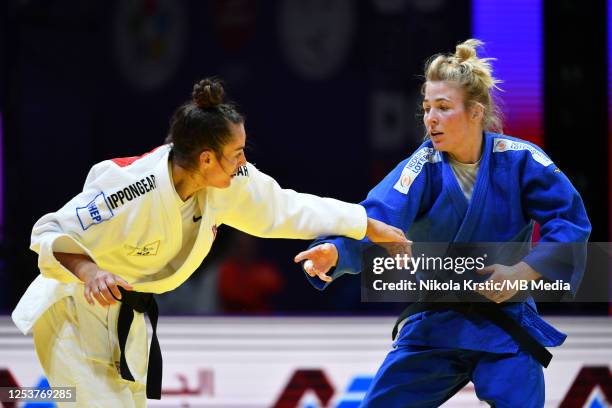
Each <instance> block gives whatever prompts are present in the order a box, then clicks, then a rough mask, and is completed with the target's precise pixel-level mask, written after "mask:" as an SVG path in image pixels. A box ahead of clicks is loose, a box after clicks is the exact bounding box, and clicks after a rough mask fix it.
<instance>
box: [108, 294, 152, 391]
mask: <svg viewBox="0 0 612 408" xmlns="http://www.w3.org/2000/svg"><path fill="white" fill-rule="evenodd" d="M119 290H120V291H121V308H120V309H119V318H118V320H117V336H118V337H119V348H120V349H121V358H120V360H119V370H120V372H121V377H122V378H123V379H124V380H128V381H134V376H133V375H132V373H131V372H130V368H129V367H128V364H127V361H126V359H125V345H126V343H127V338H128V334H129V333H130V326H131V325H132V321H133V320H134V311H136V312H139V313H146V314H147V316H149V321H150V322H151V327H152V328H153V336H152V338H151V349H150V350H149V364H148V368H147V398H149V399H161V385H162V355H161V349H160V348H159V341H158V340H157V318H158V317H159V310H158V309H157V303H156V302H155V298H154V297H153V294H151V293H140V292H132V291H127V290H124V289H123V288H121V287H120V288H119Z"/></svg>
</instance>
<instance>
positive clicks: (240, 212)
mask: <svg viewBox="0 0 612 408" xmlns="http://www.w3.org/2000/svg"><path fill="white" fill-rule="evenodd" d="M215 195H216V200H215V201H216V206H218V208H219V211H220V212H221V211H222V216H221V220H220V221H221V222H222V223H223V224H227V225H230V226H232V227H234V228H236V229H239V230H241V231H244V232H246V233H248V234H251V235H255V236H258V237H264V238H292V239H312V238H315V237H317V236H320V235H343V236H346V237H349V238H354V239H362V238H363V237H364V236H365V233H366V228H367V216H366V213H365V209H364V208H363V207H362V206H360V205H357V204H349V203H345V202H343V201H339V200H335V199H333V198H321V197H318V196H315V195H311V194H303V193H298V192H296V191H294V190H289V189H282V188H281V187H280V186H279V185H278V183H277V182H276V181H275V180H274V179H273V178H271V177H270V176H268V175H266V174H264V173H262V172H260V171H259V170H257V169H256V168H255V167H254V166H253V165H252V164H250V163H247V165H246V166H243V167H242V168H241V169H240V170H239V171H238V175H237V176H236V177H235V178H234V180H232V185H231V186H230V187H229V188H227V189H218V190H215Z"/></svg>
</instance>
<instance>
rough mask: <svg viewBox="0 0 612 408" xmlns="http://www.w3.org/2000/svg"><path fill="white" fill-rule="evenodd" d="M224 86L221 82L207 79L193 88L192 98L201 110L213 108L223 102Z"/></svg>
mask: <svg viewBox="0 0 612 408" xmlns="http://www.w3.org/2000/svg"><path fill="white" fill-rule="evenodd" d="M224 93H225V92H224V90H223V84H222V83H221V81H219V80H216V79H212V78H205V79H202V80H201V81H199V82H198V83H196V84H195V85H194V86H193V92H192V93H191V98H192V99H193V103H194V104H195V105H197V106H198V108H201V109H207V108H213V107H215V106H217V105H219V104H221V103H222V102H223V94H224Z"/></svg>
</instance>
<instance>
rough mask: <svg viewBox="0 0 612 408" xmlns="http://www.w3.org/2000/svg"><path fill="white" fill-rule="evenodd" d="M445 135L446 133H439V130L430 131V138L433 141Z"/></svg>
mask: <svg viewBox="0 0 612 408" xmlns="http://www.w3.org/2000/svg"><path fill="white" fill-rule="evenodd" d="M443 134H444V132H440V131H438V130H430V131H429V136H430V137H431V138H432V139H434V138H437V137H439V136H442V135H443Z"/></svg>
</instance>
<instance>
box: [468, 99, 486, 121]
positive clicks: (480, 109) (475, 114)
mask: <svg viewBox="0 0 612 408" xmlns="http://www.w3.org/2000/svg"><path fill="white" fill-rule="evenodd" d="M470 111H471V112H470V118H471V119H472V120H473V121H476V122H480V121H481V120H482V118H483V117H484V106H483V105H482V104H481V103H478V102H476V103H473V104H472V106H471V108H470Z"/></svg>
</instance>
